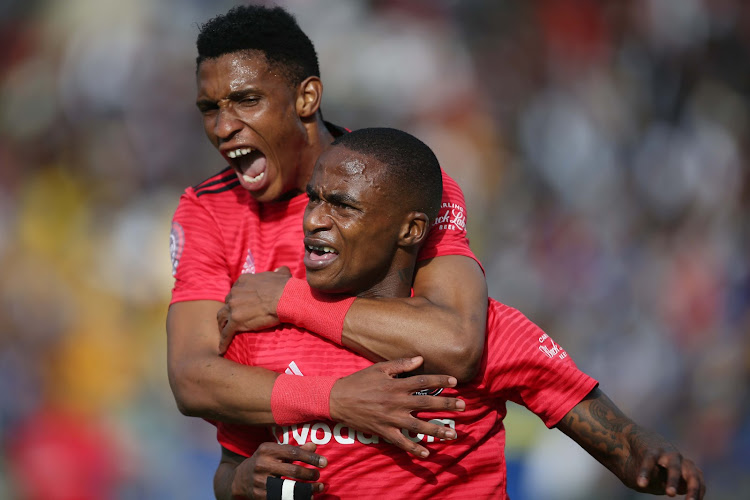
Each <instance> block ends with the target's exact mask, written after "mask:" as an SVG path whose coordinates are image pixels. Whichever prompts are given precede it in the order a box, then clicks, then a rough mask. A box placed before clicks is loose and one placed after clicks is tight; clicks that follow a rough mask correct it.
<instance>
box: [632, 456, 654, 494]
mask: <svg viewBox="0 0 750 500" xmlns="http://www.w3.org/2000/svg"><path fill="white" fill-rule="evenodd" d="M654 467H656V454H654V452H652V451H647V452H646V456H645V457H643V462H641V469H640V471H639V472H638V479H637V483H638V486H640V487H641V488H645V487H647V486H648V483H649V480H650V479H651V472H652V471H653V470H654Z"/></svg>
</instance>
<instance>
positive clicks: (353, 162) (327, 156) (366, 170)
mask: <svg viewBox="0 0 750 500" xmlns="http://www.w3.org/2000/svg"><path fill="white" fill-rule="evenodd" d="M381 167H382V165H381V164H380V162H379V161H377V160H375V159H374V158H372V157H370V156H367V155H365V154H363V153H360V152H357V151H352V150H350V149H347V148H345V147H343V146H332V147H330V148H328V149H327V150H326V151H324V152H323V154H321V155H320V158H319V159H318V164H317V166H316V168H315V171H316V173H317V174H318V175H317V177H318V180H323V179H326V180H327V181H328V182H331V181H334V180H336V179H339V180H341V181H342V182H346V183H353V182H360V181H365V182H368V183H375V182H376V181H377V179H378V177H379V172H380V169H381Z"/></svg>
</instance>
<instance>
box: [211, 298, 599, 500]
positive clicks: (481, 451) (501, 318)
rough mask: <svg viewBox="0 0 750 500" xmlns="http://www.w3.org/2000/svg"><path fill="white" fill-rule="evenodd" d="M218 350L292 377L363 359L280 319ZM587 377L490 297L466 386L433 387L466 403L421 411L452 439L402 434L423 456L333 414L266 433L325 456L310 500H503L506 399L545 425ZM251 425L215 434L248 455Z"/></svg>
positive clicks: (576, 397) (345, 369) (585, 389)
mask: <svg viewBox="0 0 750 500" xmlns="http://www.w3.org/2000/svg"><path fill="white" fill-rule="evenodd" d="M227 357H229V358H230V359H234V360H236V361H239V362H240V363H243V364H248V365H254V366H262V367H265V368H269V369H272V370H274V371H278V372H286V373H289V374H295V375H301V376H314V375H334V376H345V375H349V374H351V373H353V372H355V371H357V370H360V369H363V368H365V367H367V366H370V365H371V362H370V361H368V360H366V359H364V358H362V357H361V356H359V355H357V354H354V353H352V352H351V351H349V350H347V349H345V348H342V347H340V346H337V345H335V344H333V343H330V342H328V341H326V340H323V339H321V338H320V337H317V336H314V335H310V334H309V333H307V332H305V331H304V330H301V329H299V328H296V327H293V326H288V325H282V326H281V327H280V328H278V329H273V330H267V331H264V332H261V333H245V334H240V335H238V336H237V337H235V339H234V341H233V343H232V345H231V346H230V348H229V351H228V352H227ZM596 384H597V382H596V380H594V379H592V378H591V377H589V376H588V375H586V374H584V373H583V372H581V371H580V370H578V368H577V367H576V365H575V364H574V363H573V361H572V360H571V359H570V357H569V356H568V355H567V353H566V352H565V351H564V350H563V349H562V348H561V347H560V346H559V345H558V344H556V343H555V342H554V341H553V340H552V339H551V338H550V337H549V336H548V335H547V334H546V333H544V332H543V331H542V330H541V329H540V328H539V327H537V326H536V325H535V324H534V323H532V322H531V321H530V320H528V319H527V318H526V317H525V316H524V315H523V314H521V313H520V312H519V311H517V310H515V309H513V308H511V307H508V306H506V305H503V304H500V303H499V302H496V301H494V300H492V299H490V302H489V309H488V317H487V335H486V340H485V349H484V355H483V358H482V364H481V368H480V372H479V374H478V375H477V377H476V378H475V379H474V380H473V381H472V382H471V383H468V384H462V385H461V386H459V387H458V388H456V389H445V390H443V391H442V395H446V396H458V397H461V398H462V399H463V400H465V401H466V410H465V411H464V412H460V413H459V412H445V413H434V414H426V413H425V414H422V415H420V418H424V419H430V420H431V421H432V422H435V423H439V424H442V425H446V426H450V427H453V428H455V429H456V432H457V433H458V438H457V439H456V440H453V441H440V440H436V439H434V438H432V437H430V436H423V435H417V436H413V435H410V434H409V433H408V432H407V431H404V434H405V435H407V436H408V437H409V438H410V439H413V440H415V441H421V442H422V444H424V445H425V446H426V447H428V448H429V449H430V450H431V454H430V456H429V457H428V458H427V459H425V460H423V459H416V458H414V457H412V456H411V455H408V454H407V453H406V452H404V451H402V450H400V449H398V448H396V447H395V446H393V445H390V444H388V443H385V442H383V441H382V440H381V439H379V438H378V437H377V436H372V435H366V434H363V433H361V432H357V431H354V430H352V429H350V428H348V427H345V426H343V425H342V424H338V423H336V422H332V421H316V422H308V423H305V424H297V425H291V426H280V425H277V426H274V427H272V428H270V431H271V433H270V434H269V435H268V438H269V440H270V439H274V438H275V439H276V441H277V442H279V443H289V444H298V445H301V444H304V443H305V442H309V441H312V442H314V443H316V444H317V445H318V448H317V451H316V452H317V453H319V454H321V455H323V456H325V457H326V458H327V459H328V466H326V467H325V468H324V469H321V471H320V480H321V481H322V482H324V483H326V484H327V489H326V491H325V492H324V494H322V495H316V498H331V499H333V498H342V499H346V498H357V499H364V498H381V499H382V498H411V499H420V498H424V499H428V498H429V499H435V498H455V499H463V498H493V499H496V498H506V493H505V484H506V470H505V458H504V446H505V430H504V428H503V418H504V417H505V414H506V402H507V401H513V402H516V403H518V404H520V405H523V406H525V407H526V408H528V409H529V410H531V411H532V412H534V413H535V414H536V415H538V416H539V417H540V418H541V419H542V421H543V422H544V423H545V424H546V425H547V426H548V427H552V426H554V425H555V424H557V422H559V421H560V419H561V418H562V417H563V416H564V415H565V414H566V413H567V412H568V411H570V410H571V409H572V408H573V406H575V405H576V404H578V403H579V402H580V401H581V400H582V399H583V398H584V397H585V396H586V394H588V393H589V392H590V391H591V390H592V389H593V388H594V387H595V386H596ZM256 429H257V428H248V427H245V426H241V425H233V424H223V423H220V424H218V439H219V442H220V443H221V444H222V445H223V446H224V447H226V448H227V449H229V450H232V451H234V452H235V453H239V454H242V455H246V456H249V455H250V454H252V452H253V451H254V450H255V447H256V445H257V439H258V435H257V433H256V432H255V430H256ZM248 430H249V431H251V432H249V433H248V432H247V431H248Z"/></svg>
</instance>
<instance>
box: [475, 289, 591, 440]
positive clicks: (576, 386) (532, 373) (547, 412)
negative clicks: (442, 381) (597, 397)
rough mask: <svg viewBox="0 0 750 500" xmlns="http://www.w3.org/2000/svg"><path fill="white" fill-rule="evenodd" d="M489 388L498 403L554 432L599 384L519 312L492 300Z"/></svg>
mask: <svg viewBox="0 0 750 500" xmlns="http://www.w3.org/2000/svg"><path fill="white" fill-rule="evenodd" d="M487 339H488V340H487V342H488V344H487V349H485V353H486V357H487V359H486V363H487V369H486V370H485V380H484V383H485V384H486V386H487V389H488V390H489V392H490V393H491V395H492V396H493V397H502V398H503V399H505V400H508V401H513V402H515V403H518V404H519V405H522V406H525V407H526V408H528V409H529V410H531V411H532V412H533V413H535V414H536V415H537V416H538V417H539V418H541V419H542V421H543V422H544V424H545V425H546V426H547V427H553V426H554V425H556V424H557V423H558V422H559V421H560V419H562V418H563V417H564V416H565V414H566V413H568V412H569V411H570V410H571V409H573V407H574V406H575V405H577V404H578V403H580V402H581V400H583V398H584V397H586V395H587V394H588V393H589V392H591V390H592V389H593V388H594V387H596V386H597V384H598V382H597V381H596V380H594V379H593V378H591V377H589V376H588V375H586V374H585V373H583V372H582V371H580V370H579V369H578V367H577V366H576V365H575V363H574V362H573V360H572V359H571V358H570V356H568V353H567V352H565V351H564V350H563V349H562V347H560V345H559V344H557V343H556V342H554V341H553V340H552V339H551V338H550V337H549V335H547V334H546V333H544V332H543V331H542V329H541V328H539V327H538V326H536V325H535V324H534V323H532V322H531V321H530V320H529V319H528V318H526V316H524V315H523V314H521V312H520V311H518V310H516V309H513V308H512V307H508V306H506V305H503V304H500V303H499V302H496V301H494V300H492V299H490V307H489V312H488V317H487Z"/></svg>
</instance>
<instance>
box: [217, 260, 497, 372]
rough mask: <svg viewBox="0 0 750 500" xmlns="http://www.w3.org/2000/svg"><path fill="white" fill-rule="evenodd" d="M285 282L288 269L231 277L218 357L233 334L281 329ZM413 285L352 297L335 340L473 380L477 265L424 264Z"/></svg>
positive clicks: (482, 292)
mask: <svg viewBox="0 0 750 500" xmlns="http://www.w3.org/2000/svg"><path fill="white" fill-rule="evenodd" d="M288 280H289V273H288V270H280V271H279V272H276V273H259V274H255V275H251V274H245V275H242V276H241V277H240V278H239V279H238V280H237V282H236V283H235V284H234V286H233V287H232V290H231V292H230V293H229V295H228V296H227V300H226V303H225V305H224V307H223V308H222V309H221V311H220V312H219V315H218V322H219V324H220V325H221V326H222V328H221V342H220V350H221V352H224V351H225V350H226V349H227V346H228V345H229V343H230V342H231V339H232V338H233V336H234V334H235V333H237V332H240V331H251V330H260V329H263V328H268V327H271V326H275V325H277V324H279V318H278V316H277V313H276V310H277V305H278V303H279V300H280V299H281V297H282V293H283V291H284V287H285V285H286V284H287V281H288ZM413 288H414V297H410V298H400V299H385V298H373V299H369V298H357V299H356V300H355V301H354V302H353V303H352V305H351V307H350V308H349V310H348V311H347V312H346V316H345V319H344V326H343V332H342V337H341V343H342V344H343V345H344V346H346V347H348V348H350V349H352V350H353V351H355V352H357V353H359V354H361V355H363V356H365V357H367V358H368V359H370V360H372V361H382V360H384V359H396V358H399V357H411V356H416V355H421V356H422V357H424V359H425V371H426V372H428V373H446V374H448V375H452V376H454V377H456V378H457V379H458V381H459V382H466V381H469V380H471V379H472V378H473V377H474V375H475V373H476V370H477V369H478V365H479V361H480V359H481V356H482V348H483V345H484V332H485V327H486V321H487V285H486V283H485V280H484V274H483V272H482V270H481V268H480V267H479V264H477V262H476V261H475V260H474V259H472V258H470V257H465V256H460V255H446V256H441V257H435V258H433V259H429V260H426V261H423V262H421V263H420V264H419V267H418V268H417V273H416V277H415V279H414V284H413ZM285 300H286V298H285ZM290 309H294V308H293V307H291V308H290ZM302 320H303V318H300V321H302ZM300 326H303V327H306V326H307V325H305V324H301V325H300Z"/></svg>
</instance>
